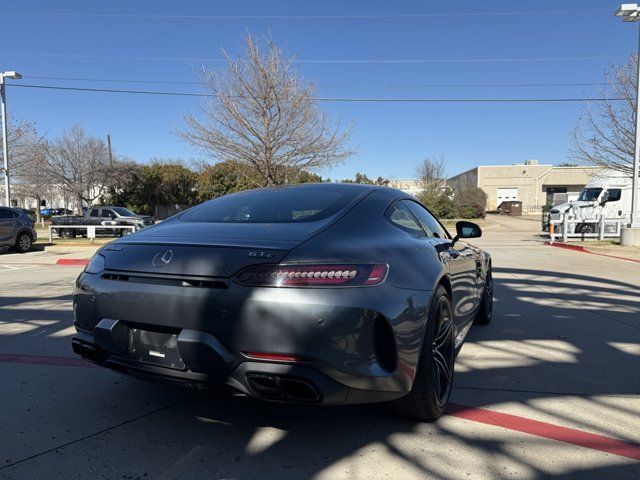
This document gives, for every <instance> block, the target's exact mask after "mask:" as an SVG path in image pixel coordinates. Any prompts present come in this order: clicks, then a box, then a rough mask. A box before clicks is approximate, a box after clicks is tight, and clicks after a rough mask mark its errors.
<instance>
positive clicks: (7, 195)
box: [0, 71, 22, 207]
mask: <svg viewBox="0 0 640 480" xmlns="http://www.w3.org/2000/svg"><path fill="white" fill-rule="evenodd" d="M5 78H10V79H12V80H20V79H21V78H22V75H20V74H19V73H18V72H15V71H8V72H0V98H1V99H2V153H3V156H4V169H3V171H4V201H5V203H6V204H7V207H10V206H11V191H10V190H9V189H10V184H9V144H8V141H9V139H8V138H7V98H6V92H5V81H4V79H5Z"/></svg>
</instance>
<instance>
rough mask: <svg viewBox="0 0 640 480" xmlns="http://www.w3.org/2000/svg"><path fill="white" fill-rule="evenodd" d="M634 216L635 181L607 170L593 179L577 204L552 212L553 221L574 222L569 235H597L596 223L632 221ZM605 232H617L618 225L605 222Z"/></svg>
mask: <svg viewBox="0 0 640 480" xmlns="http://www.w3.org/2000/svg"><path fill="white" fill-rule="evenodd" d="M638 193H640V192H638ZM630 216H631V177H630V176H628V175H625V174H624V173H622V172H618V171H616V170H611V169H606V170H603V171H602V172H600V173H599V174H598V175H596V176H595V177H593V179H592V180H591V181H590V182H589V183H588V184H587V185H586V186H585V187H584V188H583V189H582V191H581V192H580V196H579V197H578V199H577V200H575V201H573V202H569V203H563V204H562V205H558V206H556V207H553V208H552V209H551V210H549V220H551V221H559V222H562V221H563V220H564V219H565V218H566V219H567V220H569V221H572V222H571V223H569V227H568V232H567V233H595V232H597V229H598V224H597V223H594V222H593V221H595V220H600V219H601V218H602V217H604V218H605V220H615V219H629V218H630ZM581 220H585V222H581ZM588 221H591V222H588ZM574 222H575V223H574ZM605 228H606V230H605V231H608V230H610V229H615V228H616V222H614V221H611V222H605ZM556 231H558V227H556Z"/></svg>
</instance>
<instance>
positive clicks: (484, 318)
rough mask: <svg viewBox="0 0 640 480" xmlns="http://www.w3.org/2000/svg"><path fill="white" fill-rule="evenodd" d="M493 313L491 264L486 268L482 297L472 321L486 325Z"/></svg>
mask: <svg viewBox="0 0 640 480" xmlns="http://www.w3.org/2000/svg"><path fill="white" fill-rule="evenodd" d="M492 315H493V275H492V274H491V266H489V269H488V270H487V279H486V280H485V282H484V289H483V291H482V299H481V300H480V308H479V309H478V313H476V317H475V318H474V319H473V323H476V324H478V325H488V324H489V323H491V316H492Z"/></svg>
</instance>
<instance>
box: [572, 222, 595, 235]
mask: <svg viewBox="0 0 640 480" xmlns="http://www.w3.org/2000/svg"><path fill="white" fill-rule="evenodd" d="M576 233H596V226H595V224H593V223H579V224H578V225H576Z"/></svg>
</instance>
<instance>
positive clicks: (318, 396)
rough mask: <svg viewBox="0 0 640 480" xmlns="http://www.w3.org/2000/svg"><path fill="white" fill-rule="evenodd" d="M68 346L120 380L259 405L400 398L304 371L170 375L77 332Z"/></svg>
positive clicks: (281, 368) (257, 365) (265, 367)
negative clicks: (224, 390)
mask: <svg viewBox="0 0 640 480" xmlns="http://www.w3.org/2000/svg"><path fill="white" fill-rule="evenodd" d="M71 343H72V347H73V351H74V352H75V353H77V354H78V355H80V356H81V357H82V358H84V359H85V360H88V361H90V362H92V363H95V364H97V365H100V366H102V367H106V368H110V369H112V370H114V371H117V372H119V373H123V374H125V375H129V376H132V377H135V378H139V379H142V380H146V381H151V382H154V383H162V384H167V385H173V386H179V387H186V388H192V389H198V390H206V389H215V388H219V387H220V386H226V387H230V388H232V389H233V390H236V391H240V392H242V393H244V394H246V395H249V396H252V397H255V398H259V399H261V400H268V401H274V402H286V403H310V404H321V405H327V406H328V405H344V404H348V403H371V402H384V401H388V400H393V399H396V398H399V397H401V396H402V395H404V392H386V391H371V390H360V389H356V388H351V387H348V386H346V385H344V384H342V383H340V382H338V381H336V380H335V379H333V378H331V377H329V376H328V375H326V374H324V373H322V372H320V371H318V370H316V369H314V368H313V367H311V366H307V365H299V364H283V363H269V362H259V361H256V362H253V361H245V362H241V363H238V364H237V365H236V366H235V367H234V368H233V369H232V371H230V372H215V371H212V372H205V371H198V370H197V369H196V370H192V369H191V368H190V367H189V366H188V367H187V368H186V369H184V370H175V369H170V368H166V367H162V366H157V365H150V364H146V363H142V362H138V361H134V360H131V359H130V358H127V356H125V355H117V354H113V353H112V352H109V351H107V350H105V349H103V348H102V347H100V346H98V345H97V344H96V340H95V338H94V336H93V335H92V334H89V333H87V332H82V331H79V332H78V333H77V334H76V335H75V336H74V337H73V338H72V340H71Z"/></svg>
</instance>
